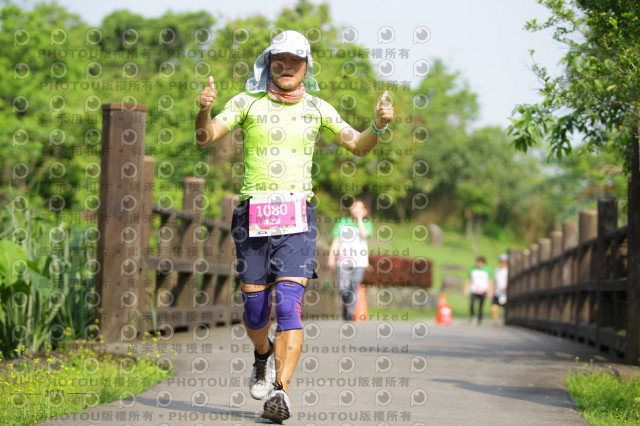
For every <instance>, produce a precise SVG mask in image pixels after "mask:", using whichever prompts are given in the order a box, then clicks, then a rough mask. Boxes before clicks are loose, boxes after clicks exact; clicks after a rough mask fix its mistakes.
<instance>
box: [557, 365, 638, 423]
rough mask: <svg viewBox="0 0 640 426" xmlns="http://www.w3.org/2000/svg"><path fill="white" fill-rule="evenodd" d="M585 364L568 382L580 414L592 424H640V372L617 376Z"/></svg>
mask: <svg viewBox="0 0 640 426" xmlns="http://www.w3.org/2000/svg"><path fill="white" fill-rule="evenodd" d="M614 373H615V372H614V371H613V370H612V369H611V366H609V369H608V370H607V369H598V368H595V367H593V366H592V365H590V364H585V365H584V366H583V367H582V368H580V369H579V370H578V371H576V372H571V371H570V372H569V374H568V376H567V378H566V379H565V382H566V384H567V387H568V388H569V392H571V397H572V398H573V400H574V401H575V402H576V404H578V407H579V409H580V414H581V415H582V416H584V418H585V419H587V421H588V422H589V423H590V424H592V425H623V424H624V425H627V424H629V425H637V424H640V375H638V374H635V375H629V376H625V375H617V374H614Z"/></svg>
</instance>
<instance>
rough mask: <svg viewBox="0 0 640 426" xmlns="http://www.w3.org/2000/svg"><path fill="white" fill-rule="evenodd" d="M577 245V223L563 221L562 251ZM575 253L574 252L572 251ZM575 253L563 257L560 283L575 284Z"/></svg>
mask: <svg viewBox="0 0 640 426" xmlns="http://www.w3.org/2000/svg"><path fill="white" fill-rule="evenodd" d="M577 245H578V224H577V223H569V222H567V223H563V224H562V251H563V252H564V253H566V252H567V251H569V250H571V249H572V248H574V247H576V246H577ZM574 253H575V252H574ZM576 258H577V257H576V255H575V254H572V255H570V256H569V255H566V254H565V258H564V266H563V267H562V285H570V284H575V283H577V282H578V281H577V280H576V279H575V277H576V275H575V265H576Z"/></svg>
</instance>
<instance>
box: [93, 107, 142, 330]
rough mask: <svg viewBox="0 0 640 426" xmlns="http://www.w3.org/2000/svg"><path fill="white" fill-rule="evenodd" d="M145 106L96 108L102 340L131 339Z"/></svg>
mask: <svg viewBox="0 0 640 426" xmlns="http://www.w3.org/2000/svg"><path fill="white" fill-rule="evenodd" d="M146 111H147V107H146V105H138V104H104V105H103V106H102V123H103V124H102V153H101V175H100V209H99V212H98V229H99V230H100V239H99V240H98V252H97V255H96V257H97V259H96V260H97V261H98V262H99V265H100V271H99V272H98V275H97V277H96V290H97V292H98V293H99V294H100V319H101V321H100V327H101V333H102V336H103V337H104V340H105V341H106V342H116V341H119V340H123V339H124V340H129V339H132V338H135V337H136V334H137V328H136V324H135V323H136V321H135V320H134V321H131V320H132V318H131V315H132V314H133V316H134V317H135V315H136V312H135V310H136V308H137V306H136V300H135V299H136V296H137V295H138V290H139V286H140V285H141V283H139V273H140V269H139V268H140V266H141V264H142V261H143V260H142V258H141V254H140V251H141V246H140V240H139V238H136V237H138V236H139V235H140V223H141V218H140V207H141V204H142V188H141V186H140V181H141V177H142V171H143V159H144V138H145V118H146Z"/></svg>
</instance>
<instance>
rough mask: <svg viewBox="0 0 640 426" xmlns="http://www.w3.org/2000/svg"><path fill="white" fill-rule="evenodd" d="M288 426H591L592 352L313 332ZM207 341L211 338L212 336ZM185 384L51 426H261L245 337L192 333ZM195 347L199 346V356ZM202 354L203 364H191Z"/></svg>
mask: <svg viewBox="0 0 640 426" xmlns="http://www.w3.org/2000/svg"><path fill="white" fill-rule="evenodd" d="M305 327H306V328H305V335H306V336H307V338H306V341H305V346H304V348H303V353H302V356H301V360H300V364H299V365H298V368H297V370H296V373H295V375H294V383H293V384H292V386H291V389H290V398H291V402H292V417H291V419H289V420H288V421H286V422H285V424H286V425H306V426H312V425H344V426H347V425H352V426H355V425H380V426H382V425H409V426H418V425H582V424H587V423H586V422H585V421H584V420H583V419H582V418H581V417H580V415H579V414H578V413H577V411H576V408H575V405H574V404H573V402H572V400H571V397H570V395H569V393H568V391H567V390H566V388H565V386H564V384H563V381H562V380H563V378H564V377H565V375H566V372H567V369H569V368H575V367H576V366H577V364H576V362H575V357H576V356H579V357H580V359H581V360H584V361H588V360H590V359H594V360H596V361H597V362H610V361H609V360H607V359H606V358H604V356H603V355H602V354H599V353H596V352H594V351H593V349H592V348H590V347H589V346H587V345H584V344H578V343H575V342H572V341H569V340H566V339H560V338H555V337H552V336H549V335H546V334H542V333H537V332H533V331H529V330H526V329H521V328H514V327H494V326H489V325H486V326H481V327H470V326H468V325H467V323H466V321H460V322H459V323H458V324H454V325H453V326H451V327H443V326H437V325H435V324H433V323H431V322H421V323H415V324H414V323H411V322H392V321H389V322H387V321H384V319H381V320H380V321H369V322H367V323H358V324H352V323H349V324H344V323H342V322H338V321H318V322H310V321H307V322H306V325H305ZM200 338H202V337H200ZM168 343H169V344H170V345H174V344H175V345H177V347H181V348H182V354H181V355H180V356H179V358H178V359H177V360H176V363H175V366H176V374H175V376H174V377H173V378H171V379H169V380H166V381H164V382H162V383H159V384H157V385H155V386H153V387H152V388H150V389H148V390H147V391H145V392H143V393H142V394H140V395H139V396H137V397H136V399H135V401H117V402H113V403H110V404H106V405H103V406H100V407H96V408H93V409H90V410H88V411H87V412H86V413H85V414H84V415H83V416H80V415H69V416H64V417H60V418H58V419H53V420H49V421H47V422H44V423H41V424H43V425H48V426H53V425H60V426H68V425H94V424H95V425H98V424H100V425H102V424H109V425H122V426H124V425H143V424H144V425H171V426H173V425H176V426H177V425H180V426H186V425H193V426H195V425H235V426H241V425H253V424H256V423H262V421H261V419H259V416H260V413H261V412H262V403H261V402H260V401H256V400H253V399H251V397H250V396H249V392H248V388H247V386H246V384H247V382H248V379H247V376H248V375H249V374H250V371H251V363H252V362H253V358H252V347H251V346H250V342H249V340H248V339H247V338H246V337H245V336H244V331H243V329H242V327H241V326H239V325H238V326H234V327H231V328H228V327H227V328H224V327H221V328H216V329H212V330H210V334H209V336H208V337H205V338H204V339H203V340H197V339H195V338H194V337H193V336H192V334H191V333H180V334H176V335H175V336H174V337H173V338H172V339H171V340H170V341H169V342H168ZM189 345H190V346H189ZM188 351H192V353H187V352H188Z"/></svg>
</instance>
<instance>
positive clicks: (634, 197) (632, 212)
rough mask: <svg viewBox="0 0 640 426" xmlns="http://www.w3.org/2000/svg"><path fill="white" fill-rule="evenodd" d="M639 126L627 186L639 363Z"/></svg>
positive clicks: (632, 341)
mask: <svg viewBox="0 0 640 426" xmlns="http://www.w3.org/2000/svg"><path fill="white" fill-rule="evenodd" d="M639 139H640V138H639V130H638V126H636V127H634V129H633V137H632V140H631V178H630V179H629V186H628V203H627V218H628V222H629V224H628V230H629V234H628V236H627V245H628V249H629V250H628V259H627V265H628V270H627V300H628V302H629V308H628V309H629V311H628V313H627V352H626V355H627V356H626V362H627V364H638V356H639V355H640V160H639V159H638V150H639V147H638V144H639V143H640V141H639Z"/></svg>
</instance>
